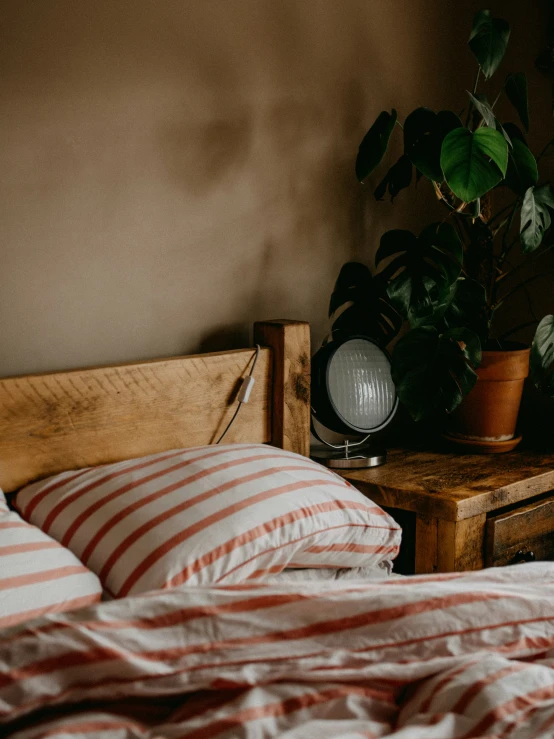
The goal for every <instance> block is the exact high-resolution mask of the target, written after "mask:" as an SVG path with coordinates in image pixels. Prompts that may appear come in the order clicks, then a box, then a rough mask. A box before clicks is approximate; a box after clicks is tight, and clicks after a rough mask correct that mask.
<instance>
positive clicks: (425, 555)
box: [415, 516, 439, 575]
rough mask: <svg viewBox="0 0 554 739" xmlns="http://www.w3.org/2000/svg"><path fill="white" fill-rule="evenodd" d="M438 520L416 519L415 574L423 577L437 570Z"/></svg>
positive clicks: (423, 517)
mask: <svg viewBox="0 0 554 739" xmlns="http://www.w3.org/2000/svg"><path fill="white" fill-rule="evenodd" d="M438 546H439V545H438V519H436V518H433V517H427V516H418V517H417V518H416V535H415V574H416V575H425V574H429V573H433V572H436V571H437V568H438Z"/></svg>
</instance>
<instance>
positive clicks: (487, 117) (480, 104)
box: [466, 90, 497, 128]
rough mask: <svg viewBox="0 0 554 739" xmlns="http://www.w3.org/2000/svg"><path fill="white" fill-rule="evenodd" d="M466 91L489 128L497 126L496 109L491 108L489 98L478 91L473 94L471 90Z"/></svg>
mask: <svg viewBox="0 0 554 739" xmlns="http://www.w3.org/2000/svg"><path fill="white" fill-rule="evenodd" d="M466 92H467V94H468V95H469V97H470V100H471V102H472V103H473V105H474V106H475V108H476V109H477V111H478V112H479V113H480V115H481V117H482V118H483V120H484V121H485V125H486V126H488V127H489V128H497V125H496V118H495V117H494V110H493V109H492V108H491V106H490V103H489V101H488V100H487V96H486V95H483V94H478V93H476V94H475V95H473V94H472V93H471V92H470V91H469V90H466Z"/></svg>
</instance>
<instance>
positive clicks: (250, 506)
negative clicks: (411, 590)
mask: <svg viewBox="0 0 554 739" xmlns="http://www.w3.org/2000/svg"><path fill="white" fill-rule="evenodd" d="M15 504H16V506H17V509H18V510H19V511H20V513H21V515H22V516H23V517H24V518H25V519H26V520H28V521H30V522H32V523H34V524H36V525H37V526H39V527H40V528H41V529H42V530H43V531H44V532H45V533H47V534H49V535H50V536H53V537H54V538H55V539H57V541H59V542H60V543H61V544H62V545H63V546H65V547H68V548H69V549H71V551H72V552H74V554H75V555H76V556H77V557H79V559H80V560H81V562H83V564H84V565H86V566H87V567H89V568H90V569H91V570H93V571H94V572H96V573H97V574H98V576H99V577H100V580H101V581H102V584H103V586H104V588H105V589H106V590H107V591H108V593H110V594H111V595H113V596H114V597H123V596H126V595H130V594H136V593H141V592H145V591H148V590H155V589H160V588H170V587H175V586H178V585H181V584H184V583H186V584H189V585H204V584H213V583H224V584H228V583H236V582H242V581H244V580H248V579H250V580H255V579H260V578H263V577H264V576H266V575H268V574H274V573H276V572H280V571H281V570H283V569H284V568H285V567H288V568H291V567H292V568H294V567H302V568H306V567H326V568H328V567H336V568H343V567H361V566H366V565H372V564H373V565H376V564H378V563H379V562H382V561H385V560H391V559H393V558H394V557H395V556H396V555H397V553H398V549H399V545H400V536H401V532H400V529H399V527H398V525H397V524H396V523H395V522H394V521H393V519H392V518H391V517H390V516H389V515H388V514H386V513H385V512H384V511H383V510H382V509H381V508H379V507H378V506H377V505H375V504H374V503H373V502H372V501H371V500H369V499H368V498H366V497H365V496H363V495H362V494H361V493H359V492H358V491H357V490H356V489H355V488H354V487H352V486H351V485H350V484H349V483H347V482H345V481H344V480H343V479H342V478H341V477H339V476H338V475H335V474H334V473H333V472H331V471H330V470H327V469H326V468H324V467H322V466H320V465H318V464H316V463H315V462H312V461H311V460H309V459H308V458H306V457H302V456H300V455H297V454H293V453H291V452H286V451H284V450H282V449H276V448H274V447H271V446H267V445H263V444H231V445H226V446H207V447H197V448H194V449H185V450H183V449H181V450H174V451H171V452H165V453H161V454H154V455H151V456H148V457H143V458H141V459H135V460H128V461H125V462H119V463H116V464H112V465H104V466H102V467H94V468H89V469H84V470H80V471H76V472H65V473H62V474H61V475H56V476H54V477H51V478H49V479H47V480H42V481H40V482H38V483H35V484H33V485H29V486H27V487H25V488H23V489H22V490H20V491H19V493H18V494H17V496H16V501H15Z"/></svg>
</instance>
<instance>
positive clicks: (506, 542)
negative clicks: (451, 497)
mask: <svg viewBox="0 0 554 739" xmlns="http://www.w3.org/2000/svg"><path fill="white" fill-rule="evenodd" d="M533 559H537V560H554V497H551V498H545V499H543V500H540V501H538V502H536V503H531V504H530V505H527V506H523V507H521V508H517V509H515V510H513V511H510V512H509V513H503V514H501V515H499V516H494V517H493V518H489V519H488V520H487V526H486V542H485V563H486V566H487V567H491V566H493V567H500V566H502V565H509V564H515V563H516V562H521V561H531V560H533Z"/></svg>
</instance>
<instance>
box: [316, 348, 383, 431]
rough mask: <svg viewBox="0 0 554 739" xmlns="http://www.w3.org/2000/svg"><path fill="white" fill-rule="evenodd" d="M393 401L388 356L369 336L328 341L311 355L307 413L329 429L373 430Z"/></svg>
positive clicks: (377, 428) (380, 424)
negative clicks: (309, 400)
mask: <svg viewBox="0 0 554 739" xmlns="http://www.w3.org/2000/svg"><path fill="white" fill-rule="evenodd" d="M397 406H398V397H397V395H396V388H395V386H394V382H393V380H392V376H391V366H390V360H389V357H388V355H387V354H386V352H384V351H383V350H382V349H381V348H380V347H379V346H378V345H377V344H376V343H375V342H374V341H373V340H372V339H370V338H368V337H366V336H354V337H349V338H347V339H345V340H343V341H341V342H336V341H331V342H329V343H328V344H326V345H325V346H323V347H321V349H319V351H318V352H316V354H315V355H314V357H313V358H312V413H313V415H314V418H315V419H316V420H317V421H318V422H319V423H321V424H323V425H324V426H326V427H327V428H328V429H330V430H331V431H335V432H337V433H343V434H352V433H362V434H369V433H372V432H375V431H379V430H380V429H382V428H384V427H385V426H386V425H387V424H388V423H390V421H391V420H392V418H393V416H394V414H395V412H396V408H397Z"/></svg>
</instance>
